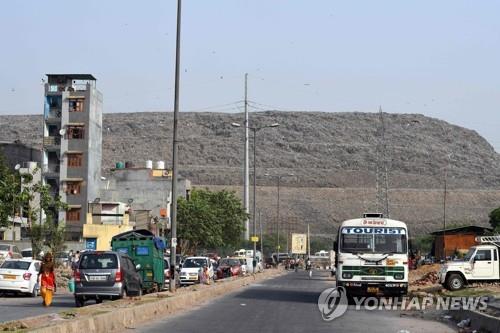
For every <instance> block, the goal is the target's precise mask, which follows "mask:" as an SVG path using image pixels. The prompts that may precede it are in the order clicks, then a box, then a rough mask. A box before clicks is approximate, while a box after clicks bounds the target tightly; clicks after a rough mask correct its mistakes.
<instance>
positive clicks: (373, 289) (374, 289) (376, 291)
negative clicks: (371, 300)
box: [366, 287, 378, 294]
mask: <svg viewBox="0 0 500 333" xmlns="http://www.w3.org/2000/svg"><path fill="white" fill-rule="evenodd" d="M366 291H367V292H369V293H373V294H376V293H378V287H368V288H367V290H366Z"/></svg>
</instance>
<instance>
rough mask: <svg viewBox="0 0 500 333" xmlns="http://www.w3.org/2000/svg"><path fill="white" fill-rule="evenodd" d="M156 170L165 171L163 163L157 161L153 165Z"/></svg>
mask: <svg viewBox="0 0 500 333" xmlns="http://www.w3.org/2000/svg"><path fill="white" fill-rule="evenodd" d="M155 169H156V170H164V169H165V161H158V162H156V165H155Z"/></svg>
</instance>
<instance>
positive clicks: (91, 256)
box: [75, 251, 142, 307]
mask: <svg viewBox="0 0 500 333" xmlns="http://www.w3.org/2000/svg"><path fill="white" fill-rule="evenodd" d="M139 269H140V265H137V266H136V265H135V264H134V262H133V261H132V259H131V258H130V257H129V256H127V255H126V254H123V253H120V252H113V251H102V252H101V251H89V252H84V253H83V254H82V255H81V257H80V261H79V262H78V266H77V269H76V270H75V304H76V306H77V307H80V306H83V305H84V304H85V301H87V300H95V301H96V303H101V302H102V300H103V299H119V298H123V297H125V296H140V295H142V278H141V276H140V274H139V273H138V270H139Z"/></svg>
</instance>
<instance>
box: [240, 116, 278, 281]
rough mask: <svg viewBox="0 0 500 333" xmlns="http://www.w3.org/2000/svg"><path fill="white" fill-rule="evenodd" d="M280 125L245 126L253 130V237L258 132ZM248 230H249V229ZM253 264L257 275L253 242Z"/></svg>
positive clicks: (255, 249)
mask: <svg viewBox="0 0 500 333" xmlns="http://www.w3.org/2000/svg"><path fill="white" fill-rule="evenodd" d="M231 126H233V127H241V125H240V124H239V123H232V124H231ZM278 126H279V124H278V123H273V124H271V125H268V126H262V127H249V126H248V122H247V124H245V131H246V129H247V128H248V129H249V130H251V131H252V132H253V218H252V221H253V236H254V237H255V236H256V234H257V220H256V209H257V208H256V207H257V200H256V198H257V196H256V192H257V190H256V189H257V159H256V157H257V153H256V150H257V148H256V146H257V143H256V140H257V131H260V130H262V129H264V128H271V127H278ZM247 230H248V228H247ZM253 243H254V244H253V262H252V264H254V265H255V266H253V272H254V273H255V267H256V264H257V263H256V258H255V257H256V253H255V252H257V242H253Z"/></svg>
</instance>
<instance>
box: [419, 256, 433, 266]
mask: <svg viewBox="0 0 500 333" xmlns="http://www.w3.org/2000/svg"><path fill="white" fill-rule="evenodd" d="M435 262H436V258H435V257H433V256H426V257H425V258H424V260H423V262H422V263H423V264H424V265H432V264H434V263H435Z"/></svg>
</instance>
